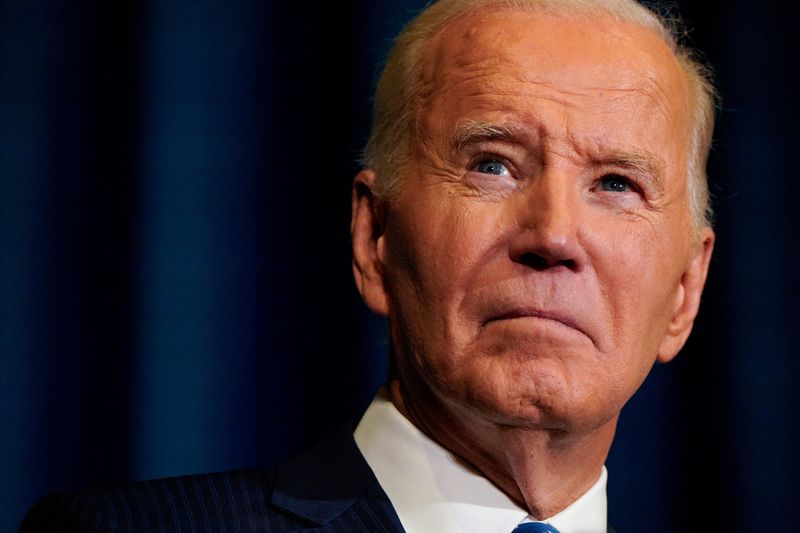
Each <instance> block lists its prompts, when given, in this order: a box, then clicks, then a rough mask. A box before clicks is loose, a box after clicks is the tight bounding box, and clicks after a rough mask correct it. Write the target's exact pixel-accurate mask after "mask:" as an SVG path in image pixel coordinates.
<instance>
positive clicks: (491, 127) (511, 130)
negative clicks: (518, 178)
mask: <svg viewBox="0 0 800 533" xmlns="http://www.w3.org/2000/svg"><path fill="white" fill-rule="evenodd" d="M523 137H525V128H523V127H522V126H520V125H519V124H515V123H491V122H483V121H478V120H469V121H463V122H462V123H461V124H459V125H458V127H457V128H456V131H455V133H454V134H453V136H452V142H451V145H452V146H453V147H454V148H455V149H456V151H460V150H462V149H463V148H464V147H465V146H467V145H469V144H473V143H476V142H481V141H493V140H506V141H520V140H521V139H522V138H523Z"/></svg>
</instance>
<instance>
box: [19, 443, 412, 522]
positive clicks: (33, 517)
mask: <svg viewBox="0 0 800 533" xmlns="http://www.w3.org/2000/svg"><path fill="white" fill-rule="evenodd" d="M306 530H313V531H320V532H373V531H383V532H402V531H403V527H402V526H401V525H400V520H399V519H398V518H397V513H396V512H395V510H394V508H393V507H392V504H391V503H390V502H389V498H388V497H387V496H386V493H385V492H384V491H383V489H382V488H381V487H380V485H379V484H378V481H377V479H375V475H374V474H373V473H372V470H371V469H370V468H369V466H368V465H367V463H366V461H365V460H364V458H363V456H362V455H361V453H360V452H359V450H358V448H357V446H356V444H355V441H354V440H353V437H352V434H351V430H350V429H347V430H342V431H340V432H339V433H337V434H335V435H333V436H332V437H331V438H329V439H328V440H327V441H324V442H323V443H322V444H321V445H320V446H318V447H317V448H315V449H313V450H311V451H310V452H308V453H306V454H305V455H302V456H300V457H299V458H298V459H296V460H294V461H292V462H289V463H286V464H284V465H281V466H278V467H276V468H271V469H252V470H237V471H232V472H222V473H217V474H201V475H194V476H183V477H175V478H167V479H158V480H151V481H142V482H138V483H133V484H129V485H122V486H116V487H107V488H103V489H93V490H81V491H75V492H70V493H65V494H57V495H53V496H49V497H46V498H44V499H43V500H42V501H40V502H39V503H38V504H37V505H36V506H35V507H34V508H33V509H32V510H31V512H30V513H28V516H27V517H26V518H25V521H24V522H23V524H22V528H21V529H20V532H21V533H44V532H47V533H75V532H81V533H83V532H109V533H111V532H113V533H122V532H137V533H138V532H159V533H167V532H169V533H172V532H196V533H201V532H202V533H206V532H208V533H211V532H213V533H227V532H230V533H250V532H257V531H258V532H260V531H306Z"/></svg>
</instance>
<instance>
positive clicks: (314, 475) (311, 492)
mask: <svg viewBox="0 0 800 533" xmlns="http://www.w3.org/2000/svg"><path fill="white" fill-rule="evenodd" d="M272 504H273V505H274V506H275V507H278V508H280V509H283V510H284V511H286V512H288V513H290V514H292V515H295V516H298V517H300V518H303V519H304V520H307V521H309V522H312V523H314V524H317V525H320V526H324V525H327V524H330V523H331V522H333V521H335V520H337V519H339V518H340V517H344V516H345V515H347V514H348V513H349V514H353V515H355V516H356V518H357V519H359V520H363V519H367V520H369V519H371V520H375V518H382V519H381V520H380V522H381V525H382V526H383V527H381V528H380V529H383V530H386V531H402V526H400V521H399V519H398V518H397V513H396V512H395V511H394V508H393V507H392V506H391V503H390V502H389V498H388V496H386V493H385V492H384V491H383V489H382V488H381V487H380V485H379V484H378V480H377V479H376V478H375V475H374V474H373V473H372V470H371V469H370V467H369V465H368V464H367V462H366V461H365V460H364V457H363V456H362V455H361V452H360V451H359V450H358V447H357V446H356V443H355V440H354V439H353V435H352V428H350V427H349V426H347V427H344V428H342V429H340V430H339V431H337V432H336V433H334V434H332V435H331V436H330V437H329V438H328V439H326V440H325V441H323V442H322V443H320V444H319V445H317V446H316V447H315V448H313V449H311V450H310V451H308V452H306V453H304V454H303V455H301V456H299V457H297V458H296V459H294V460H292V461H290V462H288V463H285V464H283V465H281V466H278V468H277V469H276V477H275V490H274V492H273V494H272ZM362 514H363V515H365V516H364V517H362V516H360V515H362ZM376 514H377V515H378V516H376ZM381 515H383V516H382V517H381ZM375 525H378V524H375Z"/></svg>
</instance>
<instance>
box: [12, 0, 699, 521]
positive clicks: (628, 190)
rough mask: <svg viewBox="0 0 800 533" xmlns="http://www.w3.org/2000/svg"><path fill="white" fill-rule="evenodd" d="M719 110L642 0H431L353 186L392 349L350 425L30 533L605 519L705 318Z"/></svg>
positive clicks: (159, 484)
mask: <svg viewBox="0 0 800 533" xmlns="http://www.w3.org/2000/svg"><path fill="white" fill-rule="evenodd" d="M712 122H713V112H712V91H711V88H710V86H709V84H708V82H707V81H706V79H705V77H704V75H703V70H702V69H701V68H700V67H699V66H698V65H697V64H696V63H694V62H693V61H692V60H691V58H690V55H689V53H688V52H687V51H686V50H684V49H682V48H680V47H679V46H678V45H677V44H676V43H675V41H674V39H673V37H672V36H671V35H670V33H669V32H668V31H667V29H665V26H664V25H663V24H662V23H661V22H660V20H659V19H658V18H657V17H656V16H655V15H653V14H652V13H650V12H649V11H647V10H646V9H644V8H643V7H641V6H640V5H638V4H637V3H635V2H633V1H631V0H597V1H577V0H550V1H544V0H530V1H521V0H520V1H515V2H510V1H506V2H502V1H493V0H441V1H440V2H438V3H435V4H433V5H432V6H430V7H429V8H428V9H427V10H426V11H424V12H423V13H422V14H421V15H420V16H419V17H418V18H417V19H415V20H414V21H413V22H412V23H411V24H410V25H409V26H408V27H407V28H406V29H405V30H404V31H403V33H402V34H401V35H400V37H399V38H398V41H397V43H396V45H395V48H394V50H393V51H392V53H391V55H390V57H389V60H388V62H387V65H386V67H385V69H384V72H383V75H382V77H381V80H380V82H379V84H378V89H377V94H376V100H375V116H374V125H373V132H372V137H371V139H370V142H369V145H368V147H367V151H366V158H365V159H366V164H365V168H364V170H362V171H361V172H360V173H359V174H358V176H356V179H355V182H354V187H353V218H352V237H353V258H354V260H353V268H354V274H355V279H356V285H357V286H358V290H359V291H360V292H361V294H362V296H363V298H364V300H365V302H366V303H367V305H368V306H369V307H370V309H372V310H373V311H375V312H376V313H378V314H380V315H382V316H385V317H387V318H388V319H389V323H390V340H391V343H390V344H391V350H392V353H391V358H392V359H391V361H392V372H391V375H390V379H389V382H388V384H387V386H386V387H385V389H384V390H383V391H382V392H381V393H380V394H379V396H378V397H377V398H376V400H375V401H374V402H373V404H372V405H371V406H370V408H369V409H368V411H367V412H366V414H365V415H364V418H363V419H362V420H361V422H360V423H359V425H358V427H357V428H356V430H355V435H354V439H353V437H352V436H351V435H350V432H349V431H346V432H345V433H344V434H342V435H339V436H334V437H332V438H331V439H330V440H329V441H328V442H327V443H325V444H324V445H323V446H322V447H320V448H318V449H317V450H315V451H312V452H311V453H309V454H306V455H305V456H303V457H301V458H300V459H298V460H296V461H293V462H292V463H289V464H287V465H283V466H280V467H278V468H277V469H274V470H263V471H259V470H253V471H243V472H229V473H223V474H214V475H210V476H189V477H185V478H176V479H169V480H158V481H151V482H144V483H140V484H136V485H133V486H127V487H121V488H116V489H111V490H108V489H107V490H96V491H84V492H80V493H73V494H71V495H66V496H59V497H55V498H53V499H50V500H48V501H46V502H45V503H43V504H41V505H40V507H39V509H38V510H36V511H34V512H33V513H32V515H31V516H30V517H29V519H28V522H27V523H26V527H27V528H28V529H26V530H27V531H36V530H49V529H46V528H48V527H49V528H52V529H54V528H55V527H56V526H54V525H53V524H59V526H58V527H62V528H63V530H65V531H67V530H87V531H95V530H101V529H102V530H113V531H129V530H130V531H150V530H154V531H177V530H180V531H189V530H192V531H219V530H223V529H226V530H236V531H264V530H274V531H283V530H300V529H313V528H320V529H321V530H326V531H401V530H406V531H436V532H441V531H475V532H491V531H497V532H510V531H512V530H515V528H517V527H518V526H520V527H521V528H523V529H524V528H533V529H531V530H535V531H561V532H562V533H570V532H596V531H605V530H606V502H605V483H606V477H607V474H606V472H605V469H604V466H603V464H604V462H605V459H606V456H607V454H608V451H609V448H610V446H611V442H612V439H613V436H614V431H615V427H616V422H617V419H618V416H619V412H620V409H621V408H622V406H623V405H624V404H625V402H626V401H627V400H628V399H629V398H630V397H631V395H632V394H633V393H634V392H635V391H636V389H637V388H638V387H639V386H640V385H641V383H642V381H643V380H644V379H645V377H646V375H647V374H648V372H649V370H650V368H651V367H652V365H653V364H654V363H655V361H657V360H658V361H662V362H666V361H669V360H671V359H672V358H673V357H675V355H676V354H677V352H678V351H679V350H680V348H681V347H682V346H683V344H684V342H685V341H686V338H687V337H688V335H689V332H690V330H691V327H692V323H693V321H694V318H695V316H696V314H697V311H698V306H699V301H700V295H701V292H702V289H703V285H704V283H705V278H706V273H707V270H708V264H709V260H710V256H711V252H712V248H713V242H714V234H713V232H712V230H711V228H710V224H709V222H708V220H707V216H706V213H707V210H708V209H707V202H708V200H707V188H706V182H705V175H704V168H705V159H706V156H707V153H708V147H709V143H710V136H711V129H712ZM354 440H355V442H354ZM54 517H55V518H54ZM48 521H49V522H48ZM45 524H47V525H45ZM66 524H70V525H69V526H67V525H66ZM521 524H522V525H521ZM525 524H528V525H525ZM534 524H535V525H534ZM70 528H73V529H70ZM103 528H106V529H103ZM536 528H539V529H536ZM523 529H520V531H522V530H523Z"/></svg>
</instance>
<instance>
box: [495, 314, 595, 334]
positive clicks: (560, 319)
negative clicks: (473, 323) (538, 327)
mask: <svg viewBox="0 0 800 533" xmlns="http://www.w3.org/2000/svg"><path fill="white" fill-rule="evenodd" d="M519 318H538V319H540V320H549V321H552V322H556V323H558V324H561V325H563V326H566V327H568V328H570V329H573V330H575V331H577V332H578V333H581V334H583V335H585V336H586V337H588V338H589V339H590V340H592V342H594V341H593V339H592V338H591V337H590V336H589V334H588V333H586V332H585V331H584V330H583V329H582V328H581V327H580V326H578V324H577V323H576V322H575V321H574V320H573V319H572V318H571V317H569V316H567V315H565V314H563V313H559V312H554V311H542V310H539V309H511V310H508V311H505V312H503V313H501V314H498V315H496V316H493V317H491V318H489V320H487V321H486V322H484V324H483V326H484V327H485V326H488V325H489V324H491V323H492V322H500V321H503V320H515V319H519Z"/></svg>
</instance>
